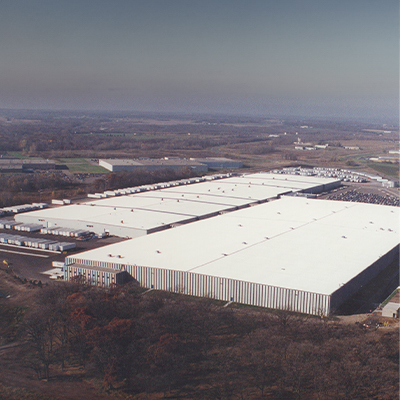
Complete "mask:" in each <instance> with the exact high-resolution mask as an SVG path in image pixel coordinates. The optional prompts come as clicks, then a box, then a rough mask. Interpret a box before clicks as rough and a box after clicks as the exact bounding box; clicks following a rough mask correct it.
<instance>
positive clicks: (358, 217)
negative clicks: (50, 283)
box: [67, 196, 399, 295]
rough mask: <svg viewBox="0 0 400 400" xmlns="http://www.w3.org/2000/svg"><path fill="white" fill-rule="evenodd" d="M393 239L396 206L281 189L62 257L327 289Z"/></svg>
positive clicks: (382, 252)
mask: <svg viewBox="0 0 400 400" xmlns="http://www.w3.org/2000/svg"><path fill="white" fill-rule="evenodd" d="M398 244H399V208H397V207H389V206H381V205H372V204H363V203H348V202H338V201H331V200H312V199H305V198H297V197H289V196H288V197H283V198H282V199H279V200H276V201H272V202H268V203H264V204H260V205H257V206H255V207H251V208H245V209H243V210H239V211H235V212H232V213H227V214H224V215H221V216H218V217H215V218H210V219H206V220H203V221H198V222H195V223H192V224H188V225H184V226H180V227H178V228H174V229H169V230H167V231H163V232H159V233H155V234H153V235H148V236H145V237H139V238H136V239H133V240H129V241H125V242H121V243H117V244H113V245H110V246H105V247H102V248H99V249H95V250H91V251H87V252H84V253H80V254H77V255H74V256H71V257H67V260H68V259H70V261H69V262H76V260H77V259H79V260H80V261H78V262H80V263H85V262H89V263H93V262H95V263H100V264H99V265H101V263H114V264H119V265H121V264H122V265H125V266H129V265H131V266H133V265H138V266H145V267H155V268H158V269H166V270H174V271H186V272H193V273H196V274H201V275H208V276H217V277H223V278H229V279H234V280H238V281H245V282H252V283H257V284H263V285H272V286H277V287H284V288H290V289H296V290H301V291H307V292H313V293H320V294H325V295H330V294H332V293H333V292H335V291H336V290H338V289H339V288H340V287H341V286H342V285H344V284H346V283H348V282H349V281H350V280H351V279H353V278H354V277H355V276H357V275H358V274H360V273H361V272H362V271H363V270H365V269H366V268H367V267H368V266H370V265H372V264H373V263H374V262H376V261H378V260H379V259H380V258H381V257H382V256H384V255H385V254H386V253H388V252H389V251H391V250H392V249H393V248H396V246H398ZM67 263H68V261H67Z"/></svg>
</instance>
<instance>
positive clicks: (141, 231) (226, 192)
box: [15, 173, 340, 238]
mask: <svg viewBox="0 0 400 400" xmlns="http://www.w3.org/2000/svg"><path fill="white" fill-rule="evenodd" d="M180 183H182V182H180ZM339 185H340V180H338V179H326V178H317V177H308V176H294V175H293V176H292V175H281V174H269V173H256V174H248V175H241V176H231V177H229V178H225V179H209V180H206V179H204V180H203V181H202V182H200V181H199V179H192V180H190V181H187V184H182V185H178V186H175V185H174V184H172V183H171V184H170V185H168V184H162V185H161V184H160V185H154V186H153V187H152V188H150V187H149V188H147V189H146V190H147V191H141V192H136V193H132V192H134V190H126V191H124V190H119V191H118V194H119V195H118V196H117V195H116V194H117V192H113V193H109V195H108V194H107V193H106V192H105V193H104V196H103V198H100V199H98V200H91V201H88V202H84V203H80V204H71V205H65V206H61V207H54V208H49V209H46V210H39V211H33V212H27V213H22V214H19V215H16V216H15V220H16V221H18V222H19V223H24V224H28V223H31V224H41V225H42V226H43V227H45V228H55V227H63V228H69V229H83V230H89V231H91V232H95V233H96V234H103V233H107V234H110V235H115V236H120V237H127V238H134V237H139V236H143V235H147V234H149V233H154V232H158V231H161V230H165V229H168V228H171V227H174V226H177V225H180V224H187V223H189V222H194V221H197V220H201V219H204V218H209V217H212V216H216V215H218V214H220V213H224V212H228V211H234V210H238V209H241V208H244V207H248V206H251V205H255V204H259V203H263V202H266V201H269V200H271V199H274V198H278V197H279V196H282V195H284V194H290V193H296V192H306V193H319V192H322V191H326V190H330V189H332V188H334V187H337V186H339ZM168 186H169V187H168ZM122 193H126V194H125V195H123V194H122Z"/></svg>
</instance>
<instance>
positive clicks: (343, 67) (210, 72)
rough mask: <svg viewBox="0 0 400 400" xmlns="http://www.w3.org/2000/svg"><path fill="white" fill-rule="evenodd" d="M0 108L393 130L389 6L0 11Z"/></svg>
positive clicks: (392, 13)
mask: <svg viewBox="0 0 400 400" xmlns="http://www.w3.org/2000/svg"><path fill="white" fill-rule="evenodd" d="M0 37H1V40H0V108H6V109H14V108H15V109H52V110H63V109H65V110H78V109H83V110H107V111H112V110H128V111H137V112H163V113H166V112H171V113H226V114H245V115H254V116H260V115H264V116H283V115H294V116H307V117H327V118H329V117H334V118H343V119H349V118H356V119H363V118H365V119H369V120H377V121H382V122H385V121H387V122H396V123H398V114H399V3H398V1H397V0H396V1H395V0H386V1H385V2H378V1H374V0H349V1H344V0H338V1H334V2H331V1H321V0H319V1H317V0H301V1H300V0H286V1H284V2H278V1H273V0H264V1H259V0H252V1H249V2H248V1H243V0H229V1H228V0H214V1H211V0H203V1H201V2H200V1H190V2H189V1H184V0H170V1H162V0H152V1H137V0H132V1H128V0H114V1H107V0H96V1H95V0H80V1H76V0H68V1H67V0H65V1H64V0H62V1H58V2H53V1H49V0H37V1H34V2H32V1H29V0H13V1H9V2H6V1H2V2H0Z"/></svg>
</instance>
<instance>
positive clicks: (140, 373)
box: [19, 283, 399, 399]
mask: <svg viewBox="0 0 400 400" xmlns="http://www.w3.org/2000/svg"><path fill="white" fill-rule="evenodd" d="M37 290H38V297H37V303H36V305H35V307H33V308H32V309H31V310H30V311H29V312H27V313H26V315H25V317H24V318H23V323H22V324H21V325H20V332H19V336H20V340H26V341H27V342H26V343H27V344H26V346H24V352H23V353H20V356H21V357H22V359H21V362H22V363H25V365H28V366H29V367H30V368H31V370H32V372H33V371H34V373H35V375H36V377H37V378H38V379H43V378H46V379H61V377H62V376H63V375H65V374H71V373H72V372H71V371H77V368H78V370H79V371H80V373H82V372H83V377H84V378H85V379H90V378H97V379H99V380H100V381H101V387H102V390H103V391H105V392H107V393H120V394H122V393H124V394H126V395H128V394H140V393H147V394H151V393H154V394H157V393H159V394H160V393H161V394H163V395H164V396H165V397H166V398H185V399H190V398H193V399H261V398H270V399H274V398H276V399H278V398H280V399H282V398H284V399H338V398H343V399H356V398H357V399H361V398H363V399H364V398H365V399H366V398H368V399H374V398H375V399H394V398H397V397H398V367H399V359H398V352H399V343H398V331H397V330H393V329H391V330H386V331H385V330H384V329H380V330H367V329H365V328H363V327H362V326H361V325H354V324H353V325H342V324H339V323H338V322H336V321H334V320H328V319H320V318H314V317H307V316H300V315H295V314H292V313H290V312H285V311H274V312H272V311H268V310H263V311H260V310H257V309H253V308H224V307H222V305H221V304H217V303H215V302H212V301H210V300H208V299H191V298H185V297H182V296H175V295H172V294H166V293H161V292H154V291H153V292H148V293H143V290H142V289H141V288H139V287H138V286H137V285H135V284H134V283H131V284H127V285H125V286H122V287H115V288H113V289H111V290H109V291H104V290H102V289H98V288H94V287H86V286H82V285H77V284H72V285H65V284H55V285H51V286H48V287H43V288H42V289H39V288H38V289H37Z"/></svg>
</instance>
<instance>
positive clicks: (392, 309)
mask: <svg viewBox="0 0 400 400" xmlns="http://www.w3.org/2000/svg"><path fill="white" fill-rule="evenodd" d="M399 310H400V304H399V303H393V302H391V301H390V302H389V303H387V304H386V306H385V307H383V309H382V317H388V318H399Z"/></svg>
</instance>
